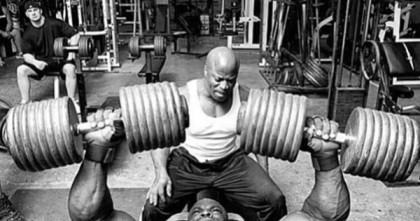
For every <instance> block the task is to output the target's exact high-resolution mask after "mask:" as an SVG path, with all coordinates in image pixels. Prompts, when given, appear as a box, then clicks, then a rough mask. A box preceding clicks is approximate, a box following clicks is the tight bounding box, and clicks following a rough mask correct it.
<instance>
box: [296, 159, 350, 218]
mask: <svg viewBox="0 0 420 221" xmlns="http://www.w3.org/2000/svg"><path fill="white" fill-rule="evenodd" d="M302 211H304V212H305V213H307V214H309V215H311V216H312V217H314V218H316V219H317V220H346V218H347V217H348V215H349V212H350V194H349V191H348V188H347V185H346V182H345V181H344V178H343V174H342V173H341V169H340V168H339V167H337V168H335V169H332V170H330V171H315V186H314V188H313V189H312V192H311V194H310V195H309V196H308V198H306V201H305V203H304V205H303V208H302Z"/></svg>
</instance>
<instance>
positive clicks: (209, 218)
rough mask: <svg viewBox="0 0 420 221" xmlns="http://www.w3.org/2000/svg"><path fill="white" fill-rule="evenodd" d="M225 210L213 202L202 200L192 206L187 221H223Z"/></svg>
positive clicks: (225, 218) (225, 216)
mask: <svg viewBox="0 0 420 221" xmlns="http://www.w3.org/2000/svg"><path fill="white" fill-rule="evenodd" d="M225 220H227V213H226V210H225V209H224V208H223V206H222V205H220V203H218V202H217V201H215V200H212V199H208V198H204V199H201V200H199V201H197V203H195V204H194V206H193V207H192V209H191V210H190V212H189V214H188V221H225Z"/></svg>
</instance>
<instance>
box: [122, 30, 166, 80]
mask: <svg viewBox="0 0 420 221" xmlns="http://www.w3.org/2000/svg"><path fill="white" fill-rule="evenodd" d="M143 40H144V39H143V37H142V36H134V37H131V38H130V43H129V45H128V47H129V51H130V57H131V59H135V58H139V57H140V56H141V52H142V51H144V52H146V64H145V65H144V67H143V68H142V69H141V70H140V71H139V73H138V74H137V75H138V76H139V77H142V76H145V77H146V83H155V82H158V81H159V73H160V70H161V69H162V67H163V65H164V64H165V60H166V56H165V55H166V38H165V37H163V36H154V38H153V44H145V43H144V42H143ZM151 51H154V54H155V56H153V57H152V55H151Z"/></svg>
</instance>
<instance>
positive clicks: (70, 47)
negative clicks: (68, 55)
mask: <svg viewBox="0 0 420 221" xmlns="http://www.w3.org/2000/svg"><path fill="white" fill-rule="evenodd" d="M63 49H64V50H67V51H78V50H79V46H78V45H67V46H65V47H64V48H63Z"/></svg>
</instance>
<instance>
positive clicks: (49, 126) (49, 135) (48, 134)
mask: <svg viewBox="0 0 420 221" xmlns="http://www.w3.org/2000/svg"><path fill="white" fill-rule="evenodd" d="M41 103H44V105H43V109H42V111H41V110H38V111H40V112H41V113H42V114H43V115H44V133H45V136H44V137H45V138H46V140H47V144H48V148H49V149H50V151H51V155H52V156H53V157H54V159H55V160H56V162H57V163H58V166H60V167H61V166H64V165H66V164H65V161H64V156H62V153H61V151H60V149H59V148H58V147H57V144H56V142H55V138H54V135H53V133H54V127H53V122H52V119H51V113H52V111H54V110H53V109H52V107H51V102H46V101H44V102H41Z"/></svg>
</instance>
